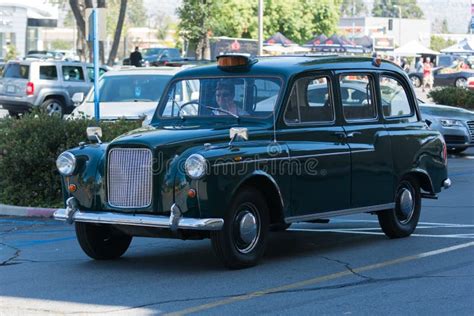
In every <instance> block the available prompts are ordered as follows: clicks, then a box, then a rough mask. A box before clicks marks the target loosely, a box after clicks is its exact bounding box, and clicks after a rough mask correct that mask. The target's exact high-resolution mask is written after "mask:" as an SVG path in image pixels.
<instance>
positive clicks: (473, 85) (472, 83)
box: [466, 77, 474, 90]
mask: <svg viewBox="0 0 474 316" xmlns="http://www.w3.org/2000/svg"><path fill="white" fill-rule="evenodd" d="M466 86H467V88H468V89H469V90H474V77H469V78H468V79H467V84H466Z"/></svg>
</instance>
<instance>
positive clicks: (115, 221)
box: [53, 198, 224, 231]
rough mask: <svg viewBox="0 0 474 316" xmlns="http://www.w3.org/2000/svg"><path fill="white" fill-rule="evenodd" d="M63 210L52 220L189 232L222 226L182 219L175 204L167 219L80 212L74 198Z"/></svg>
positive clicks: (220, 221)
mask: <svg viewBox="0 0 474 316" xmlns="http://www.w3.org/2000/svg"><path fill="white" fill-rule="evenodd" d="M66 204H67V207H66V208H65V209H58V210H57V211H56V212H54V215H53V217H54V219H56V220H59V221H66V222H68V223H69V224H72V223H73V222H83V223H97V224H111V225H128V226H144V227H156V228H168V229H170V230H172V231H176V230H178V229H189V230H221V229H222V226H224V220H223V219H222V218H183V217H182V214H181V211H180V209H179V207H178V206H176V204H173V206H172V207H171V215H170V216H169V217H167V216H162V215H143V214H136V215H134V214H124V213H114V212H95V211H81V210H79V209H78V208H77V202H76V200H75V199H74V198H69V199H68V200H67V202H66Z"/></svg>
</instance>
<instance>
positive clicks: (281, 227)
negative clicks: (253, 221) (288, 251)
mask: <svg viewBox="0 0 474 316" xmlns="http://www.w3.org/2000/svg"><path fill="white" fill-rule="evenodd" d="M290 226H291V223H288V224H287V223H277V224H272V225H270V231H271V232H283V231H285V230H287V229H288V228H290Z"/></svg>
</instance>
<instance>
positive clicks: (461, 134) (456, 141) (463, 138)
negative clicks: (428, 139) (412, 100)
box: [418, 99, 474, 153]
mask: <svg viewBox="0 0 474 316" xmlns="http://www.w3.org/2000/svg"><path fill="white" fill-rule="evenodd" d="M418 103H419V104H420V112H421V116H422V117H423V119H427V120H429V121H430V127H431V128H432V129H434V130H437V131H439V132H440V133H441V134H442V135H443V137H444V140H445V141H446V146H447V149H448V151H449V152H451V153H461V152H463V151H465V150H466V149H467V148H469V147H473V146H474V112H473V111H469V110H465V109H461V108H457V107H453V106H447V105H436V104H427V103H425V102H424V101H422V100H420V99H418Z"/></svg>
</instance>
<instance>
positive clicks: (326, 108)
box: [285, 77, 334, 124]
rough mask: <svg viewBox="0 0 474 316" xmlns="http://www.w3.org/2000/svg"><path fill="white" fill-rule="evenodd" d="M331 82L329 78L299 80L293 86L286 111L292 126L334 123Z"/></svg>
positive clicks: (287, 119)
mask: <svg viewBox="0 0 474 316" xmlns="http://www.w3.org/2000/svg"><path fill="white" fill-rule="evenodd" d="M332 100H333V98H332V96H331V89H330V81H329V78H327V77H308V78H301V79H298V80H297V81H296V82H295V84H294V85H293V88H292V91H291V94H290V99H289V102H288V104H287V108H286V111H285V121H286V122H287V123H290V124H297V123H321V122H332V121H334V105H333V102H332Z"/></svg>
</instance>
